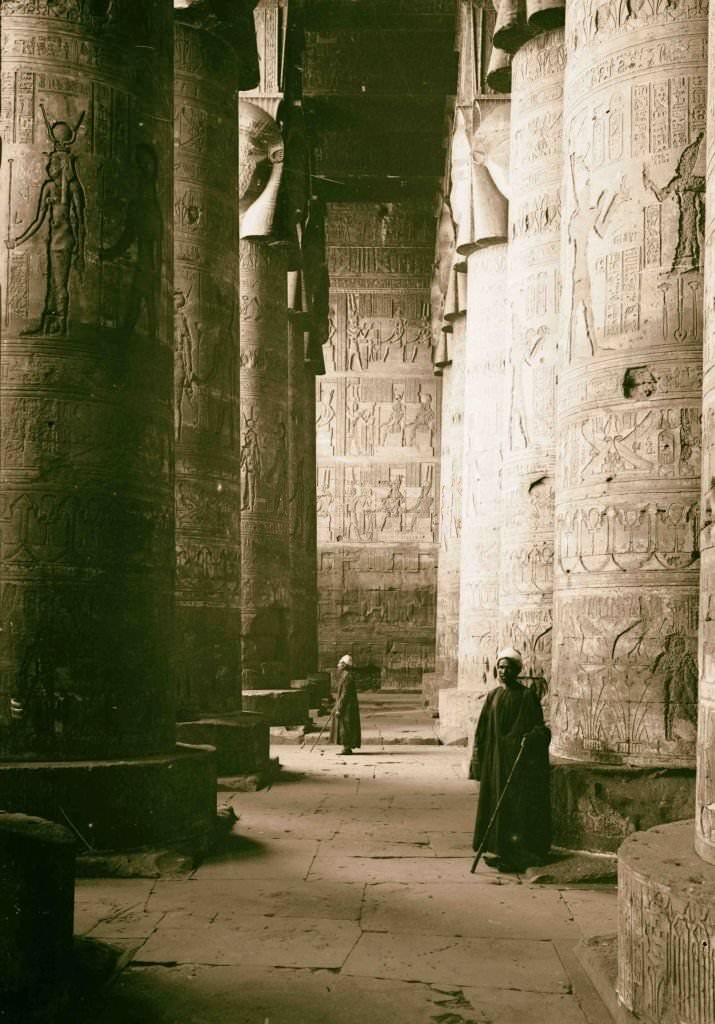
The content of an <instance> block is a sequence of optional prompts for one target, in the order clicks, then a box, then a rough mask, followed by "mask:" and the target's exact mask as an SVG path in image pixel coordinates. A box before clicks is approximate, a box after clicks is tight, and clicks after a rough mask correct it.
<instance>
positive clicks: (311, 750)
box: [310, 704, 338, 754]
mask: <svg viewBox="0 0 715 1024" xmlns="http://www.w3.org/2000/svg"><path fill="white" fill-rule="evenodd" d="M337 709H338V708H337V704H336V705H335V707H334V708H333V710H332V711H331V712H330V716H329V718H327V719H326V721H324V722H323V724H322V726H321V727H320V732H319V733H318V735H317V736H316V737H315V740H314V742H313V746H312V747H311V748H310V752H311V754H312V753H313V751H314V750H315V748H316V747H317V746H318V743H319V741H320V737H321V736H322V735H323V733H324V732H325V730H326V729H327V727H328V726H329V725H330V723H331V722H332V720H333V719H334V718H335V712H336V711H337Z"/></svg>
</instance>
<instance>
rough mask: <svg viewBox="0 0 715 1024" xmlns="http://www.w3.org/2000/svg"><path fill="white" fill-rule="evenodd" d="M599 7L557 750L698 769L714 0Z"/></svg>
mask: <svg viewBox="0 0 715 1024" xmlns="http://www.w3.org/2000/svg"><path fill="white" fill-rule="evenodd" d="M646 6H647V5H646ZM585 10H586V9H585V7H584V6H583V5H581V4H578V5H574V8H573V9H571V10H569V11H568V12H567V19H568V22H569V23H568V24H567V26H566V39H567V46H568V47H570V48H572V49H571V52H572V53H573V52H577V53H578V56H577V57H574V58H573V60H571V58H569V61H568V62H567V79H566V87H565V95H566V102H565V118H564V120H565V126H566V127H565V135H564V139H565V142H566V145H567V153H566V154H565V168H566V176H565V177H566V182H567V185H566V189H565V204H566V209H565V219H566V220H567V222H568V224H569V237H568V239H567V241H566V244H565V246H564V254H565V256H568V258H569V265H570V268H571V274H570V276H569V277H567V278H566V280H565V285H566V291H567V294H566V295H565V307H566V308H565V309H564V315H563V321H564V323H563V327H564V333H566V334H567V336H568V339H569V344H568V345H567V346H565V349H564V350H563V352H562V353H561V359H562V362H561V366H560V370H559V404H560V408H559V433H560V437H561V438H562V441H563V443H562V444H561V445H560V446H559V467H558V472H557V485H558V493H557V499H556V504H557V507H556V544H555V549H556V558H555V563H554V571H555V579H556V588H555V609H554V614H555V620H556V629H557V630H558V635H557V637H556V641H555V643H554V679H553V681H552V702H553V703H552V711H553V714H552V726H553V732H554V749H555V750H556V751H557V752H561V753H565V754H567V755H568V756H571V757H579V756H581V757H584V758H588V759H597V760H604V761H614V762H618V761H619V760H628V761H629V762H633V761H636V762H639V763H644V764H648V763H656V764H658V763H675V764H687V763H688V761H689V759H690V758H691V757H692V754H693V751H694V745H695V729H694V723H695V717H694V714H693V702H694V699H695V698H694V691H693V684H694V678H695V677H694V664H695V662H694V642H695V632H696V628H697V601H696V591H697V580H698V570H699V560H700V547H701V536H700V532H701V531H700V511H699V508H698V502H697V489H698V478H699V465H700V434H701V422H700V393H699V386H698V382H699V380H700V379H701V373H700V369H699V362H700V352H701V342H700V334H701V330H702V327H701V316H700V313H699V307H700V302H701V300H700V294H701V292H702V274H701V269H700V263H701V252H702V244H703V223H702V220H703V210H704V188H705V172H704V152H703V94H704V93H703V73H704V69H705V62H704V59H703V57H701V58H700V59H697V58H695V57H694V55H695V52H696V50H697V46H698V40H702V39H704V38H705V35H706V25H705V20H704V16H703V11H702V9H700V7H699V6H698V5H697V4H693V5H681V6H678V11H677V15H671V12H670V11H669V10H666V8H665V7H662V6H658V7H657V9H656V8H655V7H654V8H652V9H650V8H649V9H648V10H646V7H641V8H640V9H635V8H634V9H633V11H630V8H628V5H625V6H622V7H621V8H618V7H617V5H614V6H612V7H611V8H608V7H605V8H603V9H599V13H598V14H597V15H596V16H595V20H594V21H592V22H591V23H590V24H591V29H589V32H590V35H588V37H586V36H584V34H583V33H584V31H585V30H584V25H583V22H582V19H583V17H584V11H585ZM674 10H675V9H674ZM594 11H595V8H594ZM624 19H625V20H624ZM673 20H676V21H678V22H679V25H680V29H679V31H681V30H682V39H681V38H680V37H679V38H678V46H673V45H672V43H673V39H674V33H673V26H672V21H673ZM621 22H623V25H625V26H627V31H628V36H627V40H626V41H625V45H624V35H623V32H622V31H621V30H619V28H618V26H619V25H620V24H621ZM573 48H576V50H574V49H573ZM654 49H657V50H658V54H659V56H658V64H657V65H653V64H652V63H651V60H652V58H653V56H654ZM700 52H701V53H702V52H703V51H702V47H701V50H700ZM629 54H631V55H633V58H634V59H633V61H632V62H630V61H629V56H628V55H629ZM656 67H657V70H656ZM587 82H588V86H586V83H587Z"/></svg>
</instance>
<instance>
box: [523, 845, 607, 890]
mask: <svg viewBox="0 0 715 1024" xmlns="http://www.w3.org/2000/svg"><path fill="white" fill-rule="evenodd" d="M617 876H618V861H617V860H616V856H615V854H605V853H603V854H589V853H581V852H575V851H571V850H563V849H562V850H552V852H551V854H550V855H549V858H548V861H547V863H546V864H539V865H536V864H535V865H533V866H532V867H529V868H527V869H526V871H525V872H524V878H525V879H526V881H528V882H531V884H532V885H554V886H558V887H563V886H570V885H615V884H616V880H617Z"/></svg>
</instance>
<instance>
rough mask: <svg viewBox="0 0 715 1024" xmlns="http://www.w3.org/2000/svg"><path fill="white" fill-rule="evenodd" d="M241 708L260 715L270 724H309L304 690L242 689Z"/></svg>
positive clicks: (308, 709) (308, 710) (306, 696)
mask: <svg viewBox="0 0 715 1024" xmlns="http://www.w3.org/2000/svg"><path fill="white" fill-rule="evenodd" d="M243 710H244V711H252V712H254V713H257V714H259V715H262V716H263V717H264V718H265V720H266V722H267V723H268V725H270V726H274V725H282V726H299V725H309V724H310V708H309V707H308V695H307V693H306V692H305V691H304V690H244V691H243Z"/></svg>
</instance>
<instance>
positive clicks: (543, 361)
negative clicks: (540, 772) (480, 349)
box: [500, 29, 564, 679]
mask: <svg viewBox="0 0 715 1024" xmlns="http://www.w3.org/2000/svg"><path fill="white" fill-rule="evenodd" d="M563 67H564V46H563V31H562V30H559V29H557V30H553V31H550V32H546V33H544V34H543V35H539V36H536V37H535V38H534V39H531V40H529V41H528V42H526V43H524V45H523V46H521V48H520V49H519V51H518V52H517V53H516V54H515V55H514V58H513V63H512V92H511V174H510V189H511V195H512V200H511V203H510V205H509V289H510V293H511V297H512V339H511V351H510V356H509V368H508V373H507V384H506V395H505V402H504V420H505V422H504V428H505V434H504V469H503V477H502V501H503V509H504V517H503V529H502V551H501V580H500V584H501V586H500V590H501V592H500V625H501V639H502V640H503V641H506V642H509V643H511V644H512V645H513V646H515V647H516V648H517V649H518V650H519V651H520V652H521V654H522V656H523V658H524V674H525V675H526V676H541V677H544V678H546V679H548V678H549V677H550V673H551V604H552V570H553V501H554V480H553V474H554V404H555V386H556V377H555V359H556V340H557V338H558V331H559V301H560V289H561V279H560V270H561V268H560V260H561V254H560V227H561V169H562V158H561V116H562V100H563V89H562V81H563Z"/></svg>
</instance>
